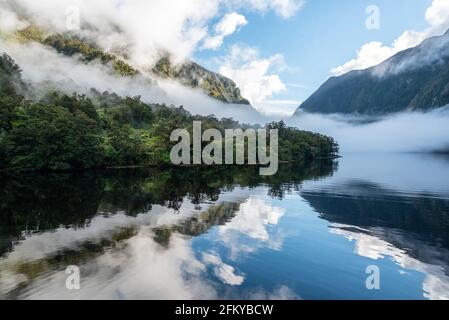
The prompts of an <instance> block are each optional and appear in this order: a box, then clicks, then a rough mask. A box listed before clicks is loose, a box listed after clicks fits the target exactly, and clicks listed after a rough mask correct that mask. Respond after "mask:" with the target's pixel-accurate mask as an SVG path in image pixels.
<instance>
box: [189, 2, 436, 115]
mask: <svg viewBox="0 0 449 320" xmlns="http://www.w3.org/2000/svg"><path fill="white" fill-rule="evenodd" d="M372 4H375V5H376V6H378V8H379V9H380V29H378V30H369V29H367V28H366V27H365V21H366V19H367V18H368V14H367V13H366V8H367V6H369V5H372ZM431 4H432V0H395V1H391V0H375V1H364V0H362V1H361V0H345V1H335V0H319V1H318V0H309V1H307V2H306V3H305V5H304V6H303V7H302V8H301V9H300V10H299V11H297V13H296V14H295V15H294V16H292V17H290V18H287V19H286V18H283V17H281V16H279V15H278V14H276V12H274V11H267V12H265V13H260V12H255V11H254V10H245V8H242V10H237V11H236V12H237V13H239V14H241V15H243V16H245V17H246V20H247V21H248V23H247V24H246V25H244V26H242V27H241V28H240V29H239V30H238V31H237V32H235V33H234V34H232V35H230V36H228V37H226V38H225V40H224V43H223V45H222V46H221V47H220V48H219V49H217V50H201V49H199V50H197V51H196V53H195V56H194V58H195V59H196V60H197V61H199V62H201V63H202V64H205V65H206V66H207V67H209V68H212V69H215V70H217V71H219V70H220V63H219V62H217V57H223V56H226V54H227V53H228V52H229V50H230V48H231V47H232V46H233V45H246V46H249V47H252V48H255V49H257V50H258V52H259V57H260V59H267V58H269V57H271V56H273V55H275V54H281V55H282V56H283V58H284V61H285V65H284V67H283V68H275V69H276V70H271V71H270V72H272V73H275V74H277V75H279V77H280V79H281V81H282V82H283V83H284V84H285V86H286V90H285V91H283V92H282V93H278V94H274V95H273V96H271V97H269V98H267V99H268V100H270V101H271V100H291V102H290V101H288V102H287V103H286V104H285V105H284V104H282V103H277V105H273V106H272V108H274V109H279V110H293V109H294V107H295V103H294V101H303V100H304V99H306V98H307V97H308V96H309V95H310V94H312V93H313V92H314V91H315V90H316V89H317V88H318V87H319V86H320V85H321V84H322V83H323V82H324V81H326V80H327V79H328V78H329V77H330V76H331V75H332V73H331V69H333V68H335V67H337V66H339V65H342V64H344V63H345V62H347V61H349V60H351V59H352V58H354V57H355V56H356V52H357V50H359V48H360V47H361V46H362V45H363V44H365V43H369V42H372V41H379V42H382V43H383V44H385V45H391V44H392V43H393V41H394V40H395V39H396V38H398V37H399V36H400V35H401V34H402V33H403V32H404V31H406V30H415V31H421V30H424V29H425V28H426V27H427V26H428V21H426V18H425V13H426V9H427V8H429V7H430V6H431ZM234 11H235V10H234ZM216 20H219V17H217V19H216ZM216 22H217V21H211V25H213V24H214V23H216ZM275 104H276V103H275Z"/></svg>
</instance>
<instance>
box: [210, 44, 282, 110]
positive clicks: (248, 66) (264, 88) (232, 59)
mask: <svg viewBox="0 0 449 320" xmlns="http://www.w3.org/2000/svg"><path fill="white" fill-rule="evenodd" d="M218 63H219V64H220V65H221V66H220V68H219V72H220V73H221V74H223V75H224V76H226V77H228V78H231V79H233V80H234V81H235V82H236V84H237V86H238V87H239V88H240V90H241V91H242V95H243V96H244V97H246V98H247V99H248V100H249V101H250V102H251V104H252V105H253V106H254V107H255V108H256V109H258V111H262V112H263V111H264V110H263V105H264V102H265V101H266V100H267V99H268V98H270V97H272V96H273V95H274V94H278V93H281V92H283V91H286V85H285V84H284V83H283V82H282V80H281V78H280V77H279V75H277V74H275V73H274V72H276V71H282V70H283V69H285V62H284V57H283V56H282V55H281V54H276V55H273V56H271V57H268V58H261V57H260V56H259V52H258V51H257V49H255V48H252V47H248V46H245V45H234V46H232V47H231V49H230V51H229V54H228V55H227V56H225V57H223V58H221V59H219V61H218Z"/></svg>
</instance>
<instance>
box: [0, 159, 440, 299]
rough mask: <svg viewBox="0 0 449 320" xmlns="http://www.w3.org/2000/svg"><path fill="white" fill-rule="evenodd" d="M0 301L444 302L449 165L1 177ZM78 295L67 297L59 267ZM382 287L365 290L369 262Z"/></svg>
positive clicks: (328, 164) (381, 162) (378, 162)
mask: <svg viewBox="0 0 449 320" xmlns="http://www.w3.org/2000/svg"><path fill="white" fill-rule="evenodd" d="M1 185H2V187H1V195H0V197H1V204H0V219H1V220H0V298H4V299H19V298H22V299H23V298H27V299H76V298H82V299H90V298H96V299H216V298H218V299H226V298H228V299H449V158H448V157H445V156H438V155H423V154H364V155H360V154H353V155H350V154H348V155H345V156H344V157H343V158H341V159H338V161H337V160H335V161H331V160H322V161H316V162H312V163H307V164H296V165H282V166H281V167H280V170H279V172H278V174H277V175H276V176H274V177H267V178H263V177H260V176H259V175H258V170H257V168H251V167H220V168H209V169H207V168H175V169H145V170H122V171H99V172H84V173H75V174H68V173H64V174H50V175H21V176H16V177H8V178H7V177H3V178H1ZM71 265H75V266H78V267H79V269H80V276H81V288H80V290H68V289H67V288H66V279H67V277H68V275H67V274H66V273H65V270H66V268H67V266H71ZM373 265H374V266H377V267H378V268H379V270H380V289H379V290H368V289H367V287H366V284H365V283H366V279H367V277H368V276H369V274H367V273H366V272H365V271H366V269H367V267H368V266H373Z"/></svg>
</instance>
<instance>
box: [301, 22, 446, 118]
mask: <svg viewBox="0 0 449 320" xmlns="http://www.w3.org/2000/svg"><path fill="white" fill-rule="evenodd" d="M447 104H449V30H448V31H447V32H446V33H444V34H443V35H441V36H435V37H431V38H428V39H426V40H424V41H423V42H422V43H421V44H419V45H418V46H416V47H414V48H410V49H407V50H404V51H401V52H399V53H397V54H395V55H394V56H392V57H390V58H389V59H387V60H385V61H384V62H382V63H380V64H379V65H377V66H374V67H370V68H368V69H365V70H353V71H350V72H348V73H346V74H344V75H341V76H338V77H331V78H330V79H329V80H327V81H326V82H325V83H324V84H323V85H322V86H321V87H320V88H319V89H318V90H317V91H316V92H315V93H313V94H312V95H311V96H310V97H309V98H308V99H307V100H306V101H304V102H303V103H302V104H301V106H300V107H299V108H298V109H297V111H296V113H295V114H299V113H300V111H306V112H312V113H324V114H331V113H342V114H348V113H358V114H368V115H382V114H388V113H394V112H401V111H406V110H430V109H434V108H438V107H443V106H445V105H447Z"/></svg>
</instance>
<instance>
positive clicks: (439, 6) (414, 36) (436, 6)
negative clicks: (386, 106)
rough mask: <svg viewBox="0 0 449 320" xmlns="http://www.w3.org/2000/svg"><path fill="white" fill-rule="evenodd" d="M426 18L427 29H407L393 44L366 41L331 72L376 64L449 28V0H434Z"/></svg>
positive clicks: (343, 71)
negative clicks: (351, 56)
mask: <svg viewBox="0 0 449 320" xmlns="http://www.w3.org/2000/svg"><path fill="white" fill-rule="evenodd" d="M425 19H426V21H427V23H428V27H427V28H426V29H425V30H423V31H413V30H408V31H405V32H404V33H403V34H402V35H401V36H399V37H398V38H397V39H396V40H395V41H394V42H393V44H392V45H391V46H388V45H384V44H383V43H381V42H378V41H373V42H369V43H366V44H364V45H363V46H362V47H361V48H360V49H359V50H358V51H357V56H356V57H355V58H354V59H351V60H350V61H348V62H346V63H344V64H343V65H340V66H338V67H336V68H333V69H332V70H331V72H332V73H333V74H334V75H336V76H339V75H342V74H345V73H347V72H349V71H351V70H361V69H366V68H369V67H372V66H375V65H377V64H379V63H381V62H383V61H385V60H386V59H388V58H390V57H392V56H393V55H395V54H396V53H398V52H400V51H403V50H406V49H408V48H411V47H415V46H417V45H418V44H420V43H421V42H422V41H423V40H425V39H427V38H429V37H432V36H436V35H440V34H442V33H444V32H445V31H446V30H447V29H448V28H449V1H447V0H433V2H432V4H431V6H430V7H429V8H428V9H427V10H426V13H425Z"/></svg>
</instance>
